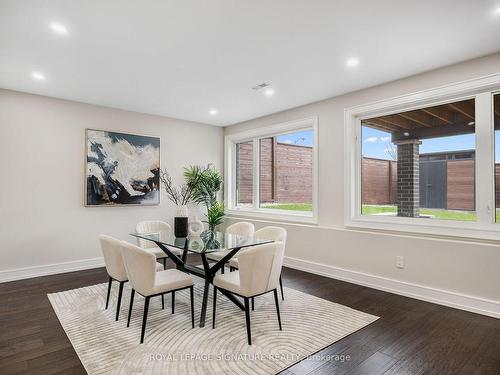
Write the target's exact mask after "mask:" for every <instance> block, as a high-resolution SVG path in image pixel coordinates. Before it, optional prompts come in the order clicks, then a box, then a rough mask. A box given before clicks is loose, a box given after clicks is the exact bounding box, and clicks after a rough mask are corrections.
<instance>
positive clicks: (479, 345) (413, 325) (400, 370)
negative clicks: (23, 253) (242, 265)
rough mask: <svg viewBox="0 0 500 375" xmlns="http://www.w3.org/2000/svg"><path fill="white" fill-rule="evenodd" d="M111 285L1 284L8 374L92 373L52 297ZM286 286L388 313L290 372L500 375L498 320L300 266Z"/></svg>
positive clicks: (88, 275) (65, 281)
mask: <svg viewBox="0 0 500 375" xmlns="http://www.w3.org/2000/svg"><path fill="white" fill-rule="evenodd" d="M106 280H107V275H106V272H105V270H104V268H99V269H93V270H86V271H79V272H72V273H66V274H60V275H54V276H46V277H38V278H33V279H28V280H21V281H14V282H10V283H3V284H0V328H1V329H0V374H1V375H5V374H21V373H26V374H28V373H29V374H84V373H85V370H84V369H83V367H82V365H81V364H80V361H79V359H78V357H77V355H76V353H75V351H74V350H73V348H72V346H71V344H70V342H69V340H68V338H67V337H66V334H65V333H64V330H63V329H62V327H61V325H60V324H59V321H58V320H57V317H56V315H55V313H54V311H53V310H52V307H51V305H50V303H49V301H48V299H47V296H46V294H47V293H53V292H58V291H63V290H67V289H72V288H78V287H82V286H86V285H92V284H97V283H103V282H106ZM283 281H284V284H285V286H287V287H290V288H295V289H298V290H302V291H304V292H306V293H309V294H312V295H315V296H318V297H321V298H324V299H327V300H330V301H334V302H337V303H341V304H343V305H346V306H350V307H352V308H355V309H358V310H361V311H365V312H367V313H370V314H374V315H377V316H380V319H379V320H378V321H376V322H375V323H373V324H371V325H369V326H368V327H365V328H364V329H362V330H360V331H358V332H355V333H353V334H352V335H350V336H348V337H346V338H344V339H342V340H340V341H338V342H336V343H335V344H333V345H330V346H329V347H327V348H325V349H323V350H322V351H320V352H319V353H317V355H316V356H315V357H313V358H311V359H307V360H305V361H302V362H300V363H298V364H296V365H294V366H292V367H290V368H289V369H288V370H285V371H284V372H283V374H285V375H292V374H318V375H319V374H370V375H376V374H500V320H498V319H494V318H488V317H485V316H481V315H477V314H473V313H468V312H464V311H460V310H455V309H451V308H447V307H444V306H439V305H434V304H431V303H427V302H422V301H418V300H414V299H411V298H406V297H402V296H398V295H394V294H390V293H385V292H381V291H378V290H375V289H370V288H366V287H362V286H358V285H354V284H349V283H345V282H341V281H337V280H333V279H329V278H326V277H321V276H316V275H313V274H309V273H304V272H300V271H296V270H292V269H284V273H283ZM285 298H286V296H285ZM332 324H335V322H332ZM318 329H321V327H318Z"/></svg>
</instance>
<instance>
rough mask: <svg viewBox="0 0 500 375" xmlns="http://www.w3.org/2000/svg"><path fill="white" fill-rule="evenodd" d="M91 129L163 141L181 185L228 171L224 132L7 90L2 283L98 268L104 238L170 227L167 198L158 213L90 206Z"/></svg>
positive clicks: (1, 155)
mask: <svg viewBox="0 0 500 375" xmlns="http://www.w3.org/2000/svg"><path fill="white" fill-rule="evenodd" d="M85 128H95V129H105V130H114V131H124V132H130V133H137V134H148V135H155V136H160V137H161V166H162V168H167V169H168V170H169V171H170V172H171V174H172V176H173V177H174V179H177V180H178V181H180V180H181V176H182V168H183V167H184V166H187V165H189V164H207V163H214V164H215V166H217V167H218V168H219V169H220V170H221V171H222V157H223V156H222V155H223V153H222V134H223V130H222V128H219V127H214V126H209V125H204V124H197V123H192V122H187V121H182V120H175V119H170V118H165V117H159V116H149V115H144V114H140V113H135V112H127V111H122V110H115V109H111V108H105V107H99V106H93V105H87V104H82V103H77V102H71V101H65V100H59V99H52V98H48V97H43V96H37V95H30V94H24V93H19V92H14V91H7V90H0V176H1V177H0V178H1V183H0V281H2V280H7V279H14V278H19V277H25V276H30V275H36V274H43V273H45V272H58V271H62V270H66V269H78V268H85V267H91V266H95V265H96V264H100V259H99V258H100V257H101V253H100V249H99V246H98V235H99V234H101V233H106V234H109V235H113V236H117V237H120V238H123V239H126V238H127V239H130V240H132V241H133V239H132V237H130V236H128V233H130V232H132V231H133V230H134V227H135V224H136V223H137V222H138V221H139V220H143V219H163V220H167V221H170V220H171V213H172V210H171V204H170V202H169V201H168V199H167V198H166V197H165V196H164V195H162V200H161V204H160V205H159V206H141V207H138V206H134V207H94V208H86V207H84V205H83V196H84V172H85V171H84V159H85V157H84V154H85V151H84V150H85V132H84V129H85ZM63 262H70V263H68V264H65V265H59V266H57V265H56V266H52V267H40V266H47V265H52V264H59V263H63ZM26 267H34V268H31V269H28V270H26V269H24V270H19V269H21V268H26Z"/></svg>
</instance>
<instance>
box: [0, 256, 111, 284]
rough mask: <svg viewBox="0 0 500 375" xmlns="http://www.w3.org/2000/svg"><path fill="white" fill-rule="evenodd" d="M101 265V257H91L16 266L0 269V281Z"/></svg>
mask: <svg viewBox="0 0 500 375" xmlns="http://www.w3.org/2000/svg"><path fill="white" fill-rule="evenodd" d="M103 266H104V259H103V258H92V259H84V260H76V261H72V262H64V263H55V264H46V265H43V266H34V267H25V268H17V269H13V270H5V271H0V283H4V282H7V281H14V280H21V279H30V278H32V277H38V276H47V275H55V274H57V273H65V272H72V271H80V270H86V269H89V268H97V267H103Z"/></svg>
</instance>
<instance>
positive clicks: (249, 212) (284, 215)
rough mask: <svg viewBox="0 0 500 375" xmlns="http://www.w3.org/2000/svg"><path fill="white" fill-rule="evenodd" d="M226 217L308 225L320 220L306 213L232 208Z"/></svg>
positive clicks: (227, 211) (227, 210)
mask: <svg viewBox="0 0 500 375" xmlns="http://www.w3.org/2000/svg"><path fill="white" fill-rule="evenodd" d="M226 215H228V216H237V217H248V218H253V219H265V220H275V221H288V222H295V223H306V224H317V223H318V218H317V217H315V216H314V215H313V214H312V213H309V214H308V213H306V214H304V212H300V211H288V210H272V209H261V210H254V209H244V208H232V209H226Z"/></svg>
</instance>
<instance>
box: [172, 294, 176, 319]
mask: <svg viewBox="0 0 500 375" xmlns="http://www.w3.org/2000/svg"><path fill="white" fill-rule="evenodd" d="M174 312H175V292H172V314H173V313H174Z"/></svg>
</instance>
